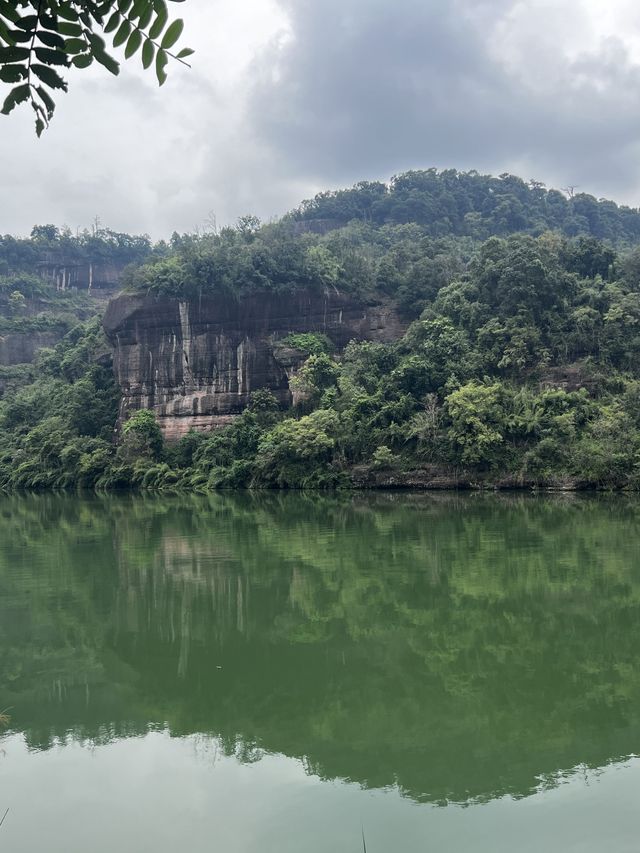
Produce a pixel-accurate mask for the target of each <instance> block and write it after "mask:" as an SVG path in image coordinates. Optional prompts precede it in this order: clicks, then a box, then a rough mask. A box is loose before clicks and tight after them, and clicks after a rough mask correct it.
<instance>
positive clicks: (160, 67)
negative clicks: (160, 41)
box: [156, 50, 169, 86]
mask: <svg viewBox="0 0 640 853" xmlns="http://www.w3.org/2000/svg"><path fill="white" fill-rule="evenodd" d="M168 59H169V58H168V56H167V54H166V53H165V52H164V50H159V51H158V55H157V56H156V77H157V78H158V85H160V86H162V85H163V83H165V82H166V80H167V72H166V71H165V70H164V69H165V66H166V64H167V62H168Z"/></svg>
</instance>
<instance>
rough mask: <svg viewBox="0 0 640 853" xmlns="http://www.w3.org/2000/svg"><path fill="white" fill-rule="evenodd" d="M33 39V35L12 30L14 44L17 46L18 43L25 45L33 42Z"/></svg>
mask: <svg viewBox="0 0 640 853" xmlns="http://www.w3.org/2000/svg"><path fill="white" fill-rule="evenodd" d="M32 38H33V33H23V32H22V30H11V40H12V41H13V43H14V44H16V42H21V43H23V44H25V43H26V42H29V41H31V40H32Z"/></svg>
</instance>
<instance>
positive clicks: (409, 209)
mask: <svg viewBox="0 0 640 853" xmlns="http://www.w3.org/2000/svg"><path fill="white" fill-rule="evenodd" d="M287 218H289V219H291V220H292V221H294V222H297V223H308V224H309V226H310V227H311V228H317V229H318V230H326V229H328V228H331V227H339V226H341V225H346V224H347V223H348V222H351V221H353V220H359V221H362V222H368V223H371V224H373V225H376V226H382V225H405V224H407V223H410V222H411V223H415V224H416V225H420V226H421V227H423V228H424V229H425V233H427V234H429V235H430V236H432V237H445V236H451V235H454V236H458V237H463V236H468V237H473V238H475V239H478V240H486V239H487V238H488V237H490V236H492V235H496V236H505V235H507V234H513V233H514V232H518V231H524V232H527V233H530V234H541V233H542V232H543V231H548V230H552V231H559V232H560V233H562V234H564V235H565V236H567V237H575V236H577V235H580V234H583V235H591V236H593V237H597V238H598V239H601V240H609V241H611V242H613V243H636V242H637V241H638V240H639V239H640V213H639V212H638V210H637V209H635V208H630V207H625V206H619V205H617V204H616V203H615V202H613V201H608V200H606V199H596V198H594V196H592V195H589V194H588V193H584V192H581V193H577V192H574V188H573V187H569V188H567V190H566V191H565V192H560V191H559V190H557V189H546V187H545V185H544V184H542V183H540V182H539V181H533V180H532V181H528V182H525V181H523V180H522V178H518V177H516V176H515V175H509V174H503V175H500V177H498V178H496V177H493V176H491V175H481V174H479V173H478V172H476V171H471V172H458V171H456V170H455V169H447V170H444V171H438V170H437V169H428V170H426V171H410V172H405V173H403V174H401V175H397V176H394V177H393V178H391V180H390V182H389V183H388V184H385V183H382V182H380V181H362V182H360V183H358V184H356V185H355V186H354V187H352V188H351V189H343V190H334V191H329V192H322V193H319V194H318V195H316V196H315V198H313V199H311V200H308V201H304V202H302V204H301V205H300V207H298V208H297V210H295V211H293V212H292V213H290V214H289V215H288V217H287Z"/></svg>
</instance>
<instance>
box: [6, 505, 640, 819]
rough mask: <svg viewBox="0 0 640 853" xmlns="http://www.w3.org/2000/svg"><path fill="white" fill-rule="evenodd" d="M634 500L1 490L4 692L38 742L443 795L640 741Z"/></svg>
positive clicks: (616, 754) (474, 796) (510, 781)
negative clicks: (13, 493) (151, 735)
mask: <svg viewBox="0 0 640 853" xmlns="http://www.w3.org/2000/svg"><path fill="white" fill-rule="evenodd" d="M639 519H640V515H639V513H638V505H637V504H636V503H635V501H633V500H631V499H626V498H623V497H612V498H596V497H592V498H584V497H579V496H573V497H568V498H534V497H505V496H485V495H468V496H460V497H458V496H455V495H435V496H434V495H420V496H415V497H411V496H406V495H379V496H357V497H355V498H354V497H353V496H345V497H332V496H316V497H310V496H302V495H286V494H284V495H283V494H276V495H270V494H268V495H264V494H261V495H257V496H252V495H246V494H241V495H234V494H232V495H216V496H212V497H206V498H200V497H198V498H195V497H194V498H185V497H179V498H178V497H177V498H171V499H165V498H158V499H155V498H154V499H149V498H133V497H130V496H126V497H105V498H93V497H92V498H82V499H78V498H71V497H55V496H24V497H12V498H6V499H3V500H2V501H1V502H0V690H1V694H0V707H5V706H12V711H11V713H12V717H13V725H14V727H15V731H16V732H18V731H20V732H23V733H24V737H25V738H26V740H27V742H28V743H29V745H30V746H31V747H38V748H41V749H47V748H48V747H50V746H51V745H52V744H54V743H56V742H60V740H62V739H64V740H68V739H69V738H72V739H75V740H78V741H85V740H91V741H92V742H94V743H107V742H111V741H113V740H114V739H118V738H122V737H124V736H125V735H137V734H142V733H144V732H147V731H149V730H150V729H158V730H162V729H165V728H166V729H167V730H168V731H169V732H170V733H171V735H173V736H186V735H196V734H198V735H201V736H202V735H204V736H210V737H211V738H212V740H211V743H212V744H218V743H219V744H220V749H221V750H222V752H223V753H224V754H226V755H235V756H236V757H237V758H239V759H240V760H241V761H246V762H251V761H255V760H256V759H259V758H260V757H261V756H262V755H264V754H282V755H284V756H288V757H292V758H299V759H301V760H302V761H303V762H304V766H305V767H306V768H307V770H308V771H309V772H312V773H314V774H317V775H319V776H320V777H322V778H327V779H333V778H339V779H343V780H348V781H352V782H355V783H357V784H358V785H360V786H363V787H365V788H376V789H378V788H384V787H387V786H394V785H395V786H397V787H398V788H399V789H400V791H402V792H403V793H404V794H405V795H406V796H407V797H409V798H411V799H413V800H416V801H430V802H433V803H445V802H451V801H455V802H468V801H473V800H481V801H486V800H489V799H493V798H496V797H499V796H500V795H503V794H505V793H509V794H511V795H513V796H516V797H520V796H525V795H527V794H530V793H532V792H533V791H536V790H540V787H541V786H543V787H544V786H545V785H546V786H554V785H556V784H558V782H559V781H560V780H561V779H562V778H563V774H564V773H565V772H566V771H568V770H569V769H570V768H575V767H581V768H583V770H584V771H585V772H586V771H587V770H588V768H597V767H602V766H604V765H607V764H609V763H611V762H613V761H616V760H619V759H621V758H623V757H625V756H628V755H630V754H632V753H637V752H639V751H640V689H639V687H640V680H639V676H638V667H637V661H638V660H639V659H640V634H639V627H638V626H639V625H640V618H639V617H640V565H638V561H637V554H638V545H639V544H640V523H639Z"/></svg>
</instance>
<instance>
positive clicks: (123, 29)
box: [113, 20, 131, 47]
mask: <svg viewBox="0 0 640 853" xmlns="http://www.w3.org/2000/svg"><path fill="white" fill-rule="evenodd" d="M130 32H131V24H130V23H129V21H126V20H125V21H123V22H122V23H121V24H120V27H119V28H118V32H117V33H116V34H115V36H114V37H113V46H114V47H120V45H121V44H124V43H125V42H126V40H127V39H128V38H129V34H130Z"/></svg>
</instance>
